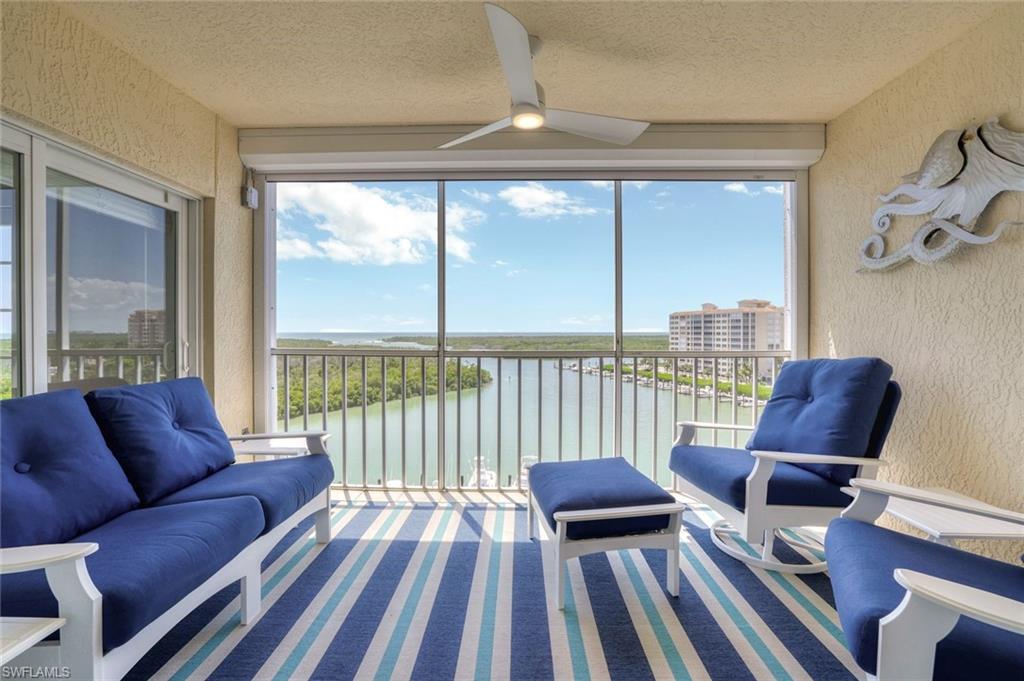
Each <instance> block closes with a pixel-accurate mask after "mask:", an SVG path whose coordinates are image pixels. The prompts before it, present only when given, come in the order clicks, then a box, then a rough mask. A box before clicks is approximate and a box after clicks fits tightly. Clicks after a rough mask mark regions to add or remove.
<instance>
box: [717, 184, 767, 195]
mask: <svg viewBox="0 0 1024 681" xmlns="http://www.w3.org/2000/svg"><path fill="white" fill-rule="evenodd" d="M723 189H725V191H727V192H733V193H734V194H744V195H746V196H757V195H758V194H760V193H761V192H757V191H752V190H751V189H750V187H748V186H747V185H745V184H744V183H742V182H730V183H729V184H727V185H725V187H723Z"/></svg>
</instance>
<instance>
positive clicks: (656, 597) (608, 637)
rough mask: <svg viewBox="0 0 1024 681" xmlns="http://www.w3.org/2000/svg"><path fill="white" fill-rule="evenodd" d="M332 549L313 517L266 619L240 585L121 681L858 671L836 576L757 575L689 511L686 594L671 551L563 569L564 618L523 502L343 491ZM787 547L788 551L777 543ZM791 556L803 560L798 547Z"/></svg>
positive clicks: (268, 601)
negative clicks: (676, 590)
mask: <svg viewBox="0 0 1024 681" xmlns="http://www.w3.org/2000/svg"><path fill="white" fill-rule="evenodd" d="M334 499H335V502H336V503H335V511H334V515H333V524H332V533H333V538H332V541H331V542H330V543H329V544H327V545H325V546H319V545H317V544H316V543H315V542H314V541H313V538H312V531H311V526H310V523H306V524H305V525H303V526H302V527H301V528H299V529H297V530H295V531H293V532H292V533H291V534H289V535H288V536H287V537H286V538H285V539H284V540H283V541H282V542H281V543H280V544H279V545H278V547H277V548H276V549H275V550H274V551H273V552H272V553H271V555H270V556H269V558H268V559H267V561H266V562H265V563H264V572H263V581H264V587H263V612H262V614H261V617H260V619H259V620H258V621H257V622H256V623H255V624H253V625H251V626H249V627H241V626H239V625H238V599H237V594H238V589H237V587H229V588H228V589H225V590H224V591H222V592H221V593H219V594H217V595H216V596H214V597H213V598H211V599H210V600H209V601H207V602H206V603H205V604H204V605H203V606H201V607H200V608H199V609H198V610H197V611H196V612H194V613H193V614H192V616H190V617H189V618H187V619H186V620H185V621H184V622H182V623H181V624H180V625H178V627H177V628H175V629H174V630H173V631H171V632H170V633H169V634H168V635H167V636H166V637H165V638H164V640H163V641H161V642H160V643H159V644H158V645H157V646H156V647H155V648H154V649H153V650H152V651H151V652H150V653H149V654H148V655H147V656H146V657H145V658H143V660H141V661H140V662H139V664H138V665H137V666H136V668H135V669H134V670H133V671H132V672H131V674H129V676H128V678H133V679H136V678H137V679H142V678H149V677H151V676H155V677H156V678H171V677H174V678H176V679H184V678H196V679H202V678H215V679H287V678H296V679H308V678H317V679H343V678H344V679H347V678H354V677H359V678H369V677H375V678H378V679H387V678H418V679H448V678H513V679H530V680H533V679H569V678H616V679H650V678H655V679H667V678H693V679H699V678H709V677H710V678H719V679H741V678H751V677H753V678H755V679H771V678H787V679H810V678H814V679H829V680H831V679H848V678H851V677H853V676H854V675H855V674H856V675H857V676H859V674H857V672H856V669H857V668H856V666H855V665H854V663H853V662H852V660H851V659H850V657H849V655H848V654H847V652H846V649H845V647H844V646H843V644H842V633H841V631H840V628H839V622H838V619H837V616H836V613H835V611H834V609H833V601H832V591H831V587H830V585H829V581H828V577H827V576H825V575H807V576H794V575H782V574H779V573H774V572H765V571H762V570H758V569H751V568H748V567H746V566H744V565H741V564H740V563H738V562H736V561H734V560H732V559H731V558H728V557H726V556H725V555H723V554H722V553H721V552H719V551H718V550H717V549H715V548H714V546H712V545H711V542H710V540H709V539H708V535H707V531H706V529H705V528H706V526H707V524H708V523H709V522H710V521H711V520H712V519H713V518H714V517H715V516H714V514H713V512H711V511H710V510H707V509H704V508H702V507H697V511H696V513H695V512H693V511H691V510H688V511H687V512H686V515H685V516H684V530H683V538H682V542H681V544H680V552H681V553H680V567H681V570H682V579H681V580H680V596H679V598H678V599H674V598H671V597H670V596H668V595H667V594H666V593H665V591H664V590H663V588H662V586H663V584H664V569H665V556H664V552H663V551H619V552H614V553H609V554H597V555H591V556H585V557H583V558H582V559H581V560H580V561H570V563H569V587H568V591H567V593H566V609H565V611H564V612H559V611H557V610H553V609H551V608H549V607H548V606H547V604H546V600H545V586H544V584H545V583H544V580H543V578H542V575H543V573H544V570H545V569H546V568H547V567H548V565H546V562H545V560H543V559H542V555H541V554H542V552H541V550H540V547H539V546H538V544H537V543H531V542H530V540H529V539H528V538H527V535H526V508H525V498H524V497H523V496H522V495H517V494H486V493H484V494H478V493H452V494H441V493H436V492H435V493H430V492H409V493H403V492H369V493H366V492H344V491H340V490H339V491H336V492H335V493H334ZM779 551H780V552H782V551H789V549H788V548H786V549H783V548H780V549H779ZM782 555H783V557H784V558H786V559H787V560H800V559H802V558H803V557H800V556H798V555H797V554H795V553H792V552H790V556H789V557H786V556H785V553H783V554H782Z"/></svg>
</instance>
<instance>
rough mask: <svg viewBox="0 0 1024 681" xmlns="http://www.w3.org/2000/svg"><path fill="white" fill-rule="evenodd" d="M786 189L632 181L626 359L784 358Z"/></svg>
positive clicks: (626, 218) (625, 207) (626, 219)
mask: <svg viewBox="0 0 1024 681" xmlns="http://www.w3.org/2000/svg"><path fill="white" fill-rule="evenodd" d="M787 184H788V183H784V182H696V181H689V182H683V181H671V182H623V184H622V270H623V275H622V299H623V313H622V316H623V332H624V337H623V348H624V349H626V350H708V351H712V350H716V351H717V350H734V349H737V350H775V349H783V348H785V347H788V345H787V340H786V339H785V338H784V336H783V333H784V329H785V328H786V325H785V323H784V319H785V317H786V314H787V308H788V301H787V300H786V299H785V291H786V286H785V230H786V204H787Z"/></svg>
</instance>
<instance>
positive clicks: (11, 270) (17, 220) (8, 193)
mask: <svg viewBox="0 0 1024 681" xmlns="http://www.w3.org/2000/svg"><path fill="white" fill-rule="evenodd" d="M20 192H21V156H20V154H16V153H14V152H11V151H8V150H6V149H4V150H3V151H2V153H0V399H5V398H8V397H16V396H18V395H20V394H21V361H20V359H21V351H20V339H19V333H18V314H19V309H18V307H19V296H18V288H19V287H18V249H19V246H18V237H19V233H20V231H21V205H20V203H21V201H20V199H21V197H20V195H19V193H20Z"/></svg>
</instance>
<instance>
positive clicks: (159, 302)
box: [46, 168, 178, 389]
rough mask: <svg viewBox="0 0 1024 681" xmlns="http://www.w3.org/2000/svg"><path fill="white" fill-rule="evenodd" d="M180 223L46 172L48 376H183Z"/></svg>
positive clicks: (59, 382)
mask: <svg viewBox="0 0 1024 681" xmlns="http://www.w3.org/2000/svg"><path fill="white" fill-rule="evenodd" d="M177 219H178V216H177V214H176V213H175V212H174V211H171V210H169V209H167V208H164V207H161V206H155V205H152V204H149V203H146V202H144V201H140V200H138V199H135V198H132V197H131V196H127V195H125V194H121V193H119V192H116V191H112V190H110V189H106V188H104V187H101V186H99V185H96V184H94V183H92V182H89V181H87V180H82V179H79V178H77V177H74V176H72V175H68V174H66V173H63V172H61V171H59V170H55V169H52V168H51V169H49V170H48V171H47V174H46V281H47V329H46V335H47V349H48V352H47V359H48V363H47V376H48V380H49V385H50V388H51V389H53V388H59V387H63V386H64V385H65V384H67V383H68V382H77V381H82V380H86V379H100V378H107V377H110V378H115V379H119V380H124V381H127V382H129V383H143V382H151V381H159V380H162V379H165V378H168V377H174V376H176V375H177V373H178V372H177V361H176V354H177V342H176V338H177V328H176V327H177V315H176V314H175V288H176V286H175V280H176V264H175V263H176V255H177V242H176V233H177Z"/></svg>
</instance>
